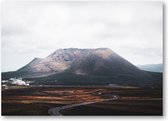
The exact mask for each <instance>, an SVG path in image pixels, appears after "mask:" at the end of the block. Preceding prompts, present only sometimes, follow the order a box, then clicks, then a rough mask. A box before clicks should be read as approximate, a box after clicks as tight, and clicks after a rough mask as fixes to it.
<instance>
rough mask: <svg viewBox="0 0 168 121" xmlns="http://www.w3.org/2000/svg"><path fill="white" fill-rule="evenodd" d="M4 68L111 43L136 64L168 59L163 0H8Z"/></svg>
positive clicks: (5, 5) (4, 4)
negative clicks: (58, 52) (67, 50)
mask: <svg viewBox="0 0 168 121" xmlns="http://www.w3.org/2000/svg"><path fill="white" fill-rule="evenodd" d="M1 10H2V14H1V15H2V21H1V24H2V26H1V30H2V34H1V35H2V36H1V38H2V72H6V71H15V70H17V69H19V68H21V67H22V66H24V65H26V64H27V63H29V62H30V61H31V60H33V59H34V58H36V57H38V58H44V57H46V56H48V55H49V54H51V53H52V52H54V51H55V50H57V49H60V48H63V49H64V48H110V49H111V50H113V51H114V52H116V53H117V54H118V55H120V56H122V57H123V58H125V59H126V60H128V61H129V62H131V63H132V64H134V65H144V64H160V63H162V61H163V4H162V3H161V2H2V9H1Z"/></svg>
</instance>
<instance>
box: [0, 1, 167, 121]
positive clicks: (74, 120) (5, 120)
mask: <svg viewBox="0 0 168 121" xmlns="http://www.w3.org/2000/svg"><path fill="white" fill-rule="evenodd" d="M2 1H14V0H0V5H1V2H2ZM15 1H103V0H15ZM104 1H113V2H118V1H120V2H138V1H139V2H141V1H144V2H152V1H153V2H156V1H160V2H163V3H164V90H163V92H164V95H163V96H164V104H163V106H164V113H163V116H97V117H96V116H88V117H87V116H85V117H84V116H82V117H81V116H75V117H73V116H69V117H68V116H67V117H66V116H64V117H50V116H8V117H7V116H1V117H0V121H1V120H2V121H23V120H24V121H37V120H40V121H46V120H50V121H51V120H54V121H55V120H60V121H66V120H70V121H79V120H80V121H86V120H87V121H102V120H103V121H104V120H106V121H114V120H118V121H141V120H143V121H156V120H159V121H167V120H168V115H167V104H166V102H168V100H167V96H168V93H167V91H168V89H167V84H168V83H167V80H168V76H167V74H168V73H167V71H168V70H167V63H166V61H168V53H167V40H166V35H167V34H168V33H167V27H168V24H167V22H166V20H168V19H167V16H168V11H167V6H168V0H129V1H126V0H104ZM0 8H1V7H0ZM0 12H1V9H0ZM0 22H1V17H0ZM0 36H1V29H0ZM0 39H1V38H0ZM0 45H1V41H0ZM0 67H1V50H0ZM0 77H1V75H0ZM0 91H1V90H0ZM0 100H1V96H0ZM0 107H1V105H0ZM0 114H1V110H0Z"/></svg>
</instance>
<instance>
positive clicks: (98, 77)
mask: <svg viewBox="0 0 168 121" xmlns="http://www.w3.org/2000/svg"><path fill="white" fill-rule="evenodd" d="M11 77H22V78H26V79H29V80H31V79H32V80H36V81H35V83H36V84H61V85H107V84H120V85H138V86H144V85H148V86H149V85H150V86H151V85H152V86H153V85H161V81H160V80H161V79H162V75H161V74H155V73H150V72H146V71H143V70H140V69H139V68H137V67H136V66H134V65H133V64H131V63H130V62H128V61H127V60H125V59H124V58H122V57H121V56H119V55H118V54H116V53H115V52H114V51H112V50H111V49H108V48H97V49H77V48H68V49H58V50H56V51H55V52H53V53H52V54H50V55H49V56H47V57H46V58H35V59H33V60H32V61H31V62H30V63H28V64H27V65H25V66H24V67H22V68H20V69H18V70H17V71H15V72H7V73H3V74H2V78H3V79H8V78H11Z"/></svg>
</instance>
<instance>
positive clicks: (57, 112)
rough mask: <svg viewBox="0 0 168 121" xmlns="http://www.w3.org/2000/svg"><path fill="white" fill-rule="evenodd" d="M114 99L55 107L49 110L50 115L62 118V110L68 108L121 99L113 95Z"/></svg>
mask: <svg viewBox="0 0 168 121" xmlns="http://www.w3.org/2000/svg"><path fill="white" fill-rule="evenodd" d="M111 97H112V98H110V99H100V100H97V101H93V102H84V103H78V104H71V105H66V106H60V107H53V108H50V109H49V110H48V113H49V114H50V115H51V116H62V114H61V113H60V111H61V110H64V109H68V108H73V107H77V106H82V105H88V104H93V103H98V102H104V101H110V100H117V99H118V98H119V96H118V95H112V96H111Z"/></svg>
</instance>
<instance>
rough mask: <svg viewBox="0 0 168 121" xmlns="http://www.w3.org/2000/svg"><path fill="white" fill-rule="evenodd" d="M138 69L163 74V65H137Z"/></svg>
mask: <svg viewBox="0 0 168 121" xmlns="http://www.w3.org/2000/svg"><path fill="white" fill-rule="evenodd" d="M137 67H138V68H140V69H142V70H146V71H151V72H163V64H146V65H137Z"/></svg>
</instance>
